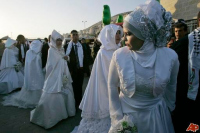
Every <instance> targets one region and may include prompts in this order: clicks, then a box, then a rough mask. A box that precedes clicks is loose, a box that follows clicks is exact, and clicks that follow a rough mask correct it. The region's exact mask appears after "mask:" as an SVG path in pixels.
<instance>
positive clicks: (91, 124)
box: [71, 117, 111, 133]
mask: <svg viewBox="0 0 200 133" xmlns="http://www.w3.org/2000/svg"><path fill="white" fill-rule="evenodd" d="M110 123H111V121H110V117H106V118H103V119H86V118H83V119H82V120H81V122H80V126H78V127H75V129H74V130H73V131H72V132H71V133H108V131H109V129H110Z"/></svg>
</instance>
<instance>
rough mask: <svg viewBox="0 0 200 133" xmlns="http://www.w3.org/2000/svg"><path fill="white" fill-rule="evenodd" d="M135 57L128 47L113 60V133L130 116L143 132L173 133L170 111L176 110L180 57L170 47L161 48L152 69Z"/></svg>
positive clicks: (111, 94)
mask: <svg viewBox="0 0 200 133" xmlns="http://www.w3.org/2000/svg"><path fill="white" fill-rule="evenodd" d="M131 55H132V52H131V51H130V50H129V49H128V47H123V48H121V49H119V50H117V51H115V53H114V54H113V57H112V60H111V64H110V68H109V76H108V94H109V108H110V116H111V122H112V123H111V125H112V127H111V128H110V132H113V133H115V132H116V129H117V128H118V127H116V125H118V122H119V121H120V120H121V119H123V117H124V115H128V117H129V116H131V117H133V119H132V121H133V123H135V124H136V126H137V128H138V132H139V133H140V132H141V133H149V132H151V133H160V132H162V133H173V132H174V129H173V125H172V121H171V115H170V112H169V110H170V111H173V110H174V108H175V99H176V82H177V74H178V68H179V61H178V57H177V54H176V53H175V52H174V51H172V50H170V49H169V48H165V47H162V48H157V56H156V60H155V64H154V65H153V66H152V67H142V66H141V65H140V64H139V63H138V62H136V61H135V60H134V58H133V57H132V56H131ZM134 73H135V75H134ZM134 76H135V77H134ZM135 79H136V80H135ZM134 81H135V83H134ZM119 82H120V96H119V95H118V90H117V87H118V83H119Z"/></svg>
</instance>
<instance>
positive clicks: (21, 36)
mask: <svg viewBox="0 0 200 133" xmlns="http://www.w3.org/2000/svg"><path fill="white" fill-rule="evenodd" d="M22 38H25V37H24V36H23V35H18V36H17V41H19V40H21V39H22Z"/></svg>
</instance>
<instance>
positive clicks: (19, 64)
mask: <svg viewBox="0 0 200 133" xmlns="http://www.w3.org/2000/svg"><path fill="white" fill-rule="evenodd" d="M21 67H22V64H21V63H20V62H19V61H18V62H17V64H15V65H14V68H15V71H16V72H19V70H20V69H21Z"/></svg>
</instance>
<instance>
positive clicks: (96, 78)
mask: <svg viewBox="0 0 200 133" xmlns="http://www.w3.org/2000/svg"><path fill="white" fill-rule="evenodd" d="M118 30H120V32H121V35H122V33H123V31H122V28H121V27H120V26H117V25H114V24H110V25H107V26H105V27H104V29H102V31H101V33H100V34H99V36H98V39H99V40H100V42H101V43H102V46H101V48H100V50H99V51H98V54H97V56H96V59H95V61H94V65H93V68H92V72H91V76H90V79H89V82H88V84H87V87H86V90H85V93H84V96H83V99H82V101H81V104H80V106H79V108H80V109H81V110H82V114H81V117H82V120H81V122H80V125H79V126H78V127H76V128H75V129H74V130H73V131H72V133H107V132H108V131H109V129H110V125H111V120H110V114H109V104H108V101H109V100H108V86H107V82H108V72H109V65H110V61H111V58H112V55H113V53H114V51H115V50H117V49H118V48H119V44H116V42H115V35H116V33H117V31H118Z"/></svg>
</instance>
